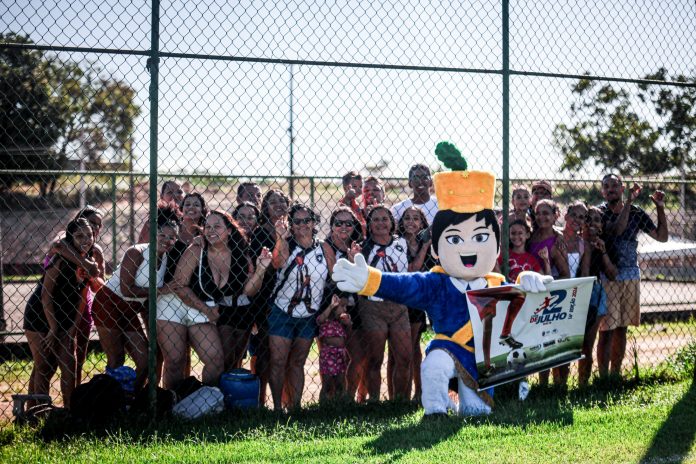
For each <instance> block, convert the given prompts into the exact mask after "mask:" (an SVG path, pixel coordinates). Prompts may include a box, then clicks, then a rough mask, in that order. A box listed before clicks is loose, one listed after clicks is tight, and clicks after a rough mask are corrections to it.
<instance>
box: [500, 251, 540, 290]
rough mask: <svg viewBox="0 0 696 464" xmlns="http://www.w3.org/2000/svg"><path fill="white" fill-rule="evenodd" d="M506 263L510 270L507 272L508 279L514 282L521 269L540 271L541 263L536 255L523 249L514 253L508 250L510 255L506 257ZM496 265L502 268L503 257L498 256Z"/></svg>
mask: <svg viewBox="0 0 696 464" xmlns="http://www.w3.org/2000/svg"><path fill="white" fill-rule="evenodd" d="M508 264H509V265H510V271H509V273H508V281H509V282H512V283H515V281H516V280H517V276H518V275H519V274H520V272H522V271H534V272H541V271H542V269H541V265H540V264H539V260H537V259H536V257H535V256H534V255H533V254H531V253H529V252H527V251H525V252H524V253H515V252H513V251H512V250H510V257H509V259H508ZM498 265H499V266H500V268H501V269H502V267H503V257H502V255H501V256H498Z"/></svg>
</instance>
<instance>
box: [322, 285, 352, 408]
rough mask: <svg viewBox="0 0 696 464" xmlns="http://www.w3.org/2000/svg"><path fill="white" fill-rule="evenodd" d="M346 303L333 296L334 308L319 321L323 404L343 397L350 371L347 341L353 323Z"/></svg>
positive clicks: (327, 311)
mask: <svg viewBox="0 0 696 464" xmlns="http://www.w3.org/2000/svg"><path fill="white" fill-rule="evenodd" d="M346 304H347V300H346V299H345V298H340V297H339V296H338V295H334V296H333V297H332V298H331V304H329V307H328V308H326V310H324V312H323V313H321V314H320V315H319V316H318V317H317V324H318V325H319V373H320V374H321V393H320V395H319V400H320V401H325V400H330V399H333V398H335V397H336V395H338V394H342V393H343V391H344V386H345V374H346V370H347V368H348V350H347V349H346V339H347V338H348V330H349V329H350V328H351V326H352V325H353V324H352V321H351V319H350V315H349V314H348V313H347V312H346Z"/></svg>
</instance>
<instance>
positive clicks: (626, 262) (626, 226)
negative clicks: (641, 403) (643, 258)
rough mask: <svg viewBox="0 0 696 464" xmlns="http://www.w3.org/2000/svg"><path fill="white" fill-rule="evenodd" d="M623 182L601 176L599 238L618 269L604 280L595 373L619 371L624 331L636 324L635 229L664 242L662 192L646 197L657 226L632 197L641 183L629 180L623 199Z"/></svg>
mask: <svg viewBox="0 0 696 464" xmlns="http://www.w3.org/2000/svg"><path fill="white" fill-rule="evenodd" d="M624 190H625V189H624V186H623V183H622V182H621V178H620V177H619V176H618V175H616V174H607V175H606V176H604V177H603V178H602V196H603V197H604V200H605V203H604V204H602V205H600V206H599V208H600V209H601V210H602V213H603V216H602V222H603V230H604V233H603V239H604V241H605V243H606V246H607V253H608V255H609V258H610V259H611V262H612V263H614V264H615V265H616V267H617V269H618V275H617V277H616V280H614V281H605V282H604V288H605V289H606V292H607V307H608V308H607V315H606V316H605V317H604V318H603V319H602V321H601V322H600V326H599V330H600V333H599V341H598V342H597V363H598V365H599V374H600V375H601V376H605V375H607V374H608V373H609V372H610V371H611V373H612V375H620V374H621V362H622V361H623V358H624V354H625V352H626V333H627V330H628V326H629V325H633V326H637V325H639V324H640V269H639V267H638V239H637V237H638V233H639V232H645V233H646V234H648V235H650V236H651V237H652V238H654V239H655V240H657V241H659V242H666V241H667V236H668V231H667V221H666V219H665V194H664V192H662V191H660V190H657V191H655V192H654V193H653V194H652V195H651V196H650V199H651V200H652V201H653V203H654V204H655V209H656V210H657V226H655V224H654V223H653V221H652V219H650V216H648V214H647V213H646V212H645V211H643V210H642V209H641V208H639V207H638V206H635V205H633V204H632V203H633V201H634V200H635V199H636V198H637V197H638V195H639V194H640V191H641V187H640V185H638V184H633V187H631V189H630V191H629V193H628V195H627V196H626V200H625V201H624V198H623V194H624Z"/></svg>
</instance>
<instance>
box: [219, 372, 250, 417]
mask: <svg viewBox="0 0 696 464" xmlns="http://www.w3.org/2000/svg"><path fill="white" fill-rule="evenodd" d="M220 390H222V393H223V394H224V395H225V406H227V407H228V408H239V409H246V408H256V407H258V406H259V378H258V377H257V376H255V375H254V374H252V373H251V372H250V371H248V370H246V369H232V370H231V371H229V372H226V373H224V374H222V376H220Z"/></svg>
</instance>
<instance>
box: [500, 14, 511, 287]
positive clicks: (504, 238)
mask: <svg viewBox="0 0 696 464" xmlns="http://www.w3.org/2000/svg"><path fill="white" fill-rule="evenodd" d="M502 6H503V11H502V16H503V27H502V33H503V37H502V39H503V115H502V116H503V120H502V123H503V127H502V133H503V230H502V231H501V232H502V233H501V237H500V243H501V246H500V251H501V253H502V258H503V259H502V261H503V263H502V264H503V265H502V268H501V272H502V273H503V275H508V273H509V271H510V269H509V267H510V265H509V262H508V258H509V247H508V246H507V244H508V243H509V229H508V216H509V212H510V205H509V200H510V16H509V14H510V5H509V0H503V5H502Z"/></svg>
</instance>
